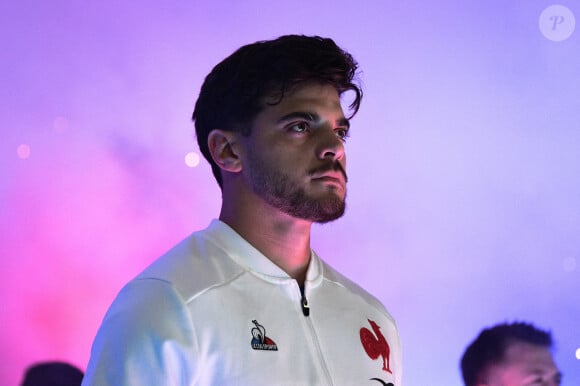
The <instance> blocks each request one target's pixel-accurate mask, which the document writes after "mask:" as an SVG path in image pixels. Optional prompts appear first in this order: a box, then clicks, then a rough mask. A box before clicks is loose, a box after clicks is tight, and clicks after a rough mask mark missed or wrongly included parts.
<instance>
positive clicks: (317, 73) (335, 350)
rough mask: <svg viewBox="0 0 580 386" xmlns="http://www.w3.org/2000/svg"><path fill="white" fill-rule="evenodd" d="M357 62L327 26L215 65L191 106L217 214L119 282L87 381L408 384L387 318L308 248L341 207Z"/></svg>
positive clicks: (354, 105) (356, 91)
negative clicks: (328, 35) (214, 185)
mask: <svg viewBox="0 0 580 386" xmlns="http://www.w3.org/2000/svg"><path fill="white" fill-rule="evenodd" d="M356 69H357V63H356V62H355V61H354V59H353V58H352V56H351V55H350V54H348V53H346V52H344V51H343V50H342V49H340V48H339V47H338V46H337V45H336V44H335V43H334V42H333V41H332V40H331V39H323V38H320V37H306V36H294V35H292V36H283V37H280V38H278V39H276V40H272V41H264V42H257V43H254V44H250V45H247V46H244V47H242V48H240V49H239V50H237V51H236V52H235V53H234V54H232V55H231V56H230V57H228V58H226V59H225V60H224V61H222V62H221V63H219V64H218V65H217V66H216V67H215V68H214V69H213V70H212V72H211V73H210V74H209V75H208V76H207V78H206V79H205V82H204V84H203V86H202V88H201V92H200V95H199V99H198V101H197V103H196V106H195V110H194V113H193V119H194V121H195V127H196V134H197V139H198V143H199V147H200V149H201V151H202V153H203V155H204V156H205V158H206V159H207V160H208V161H209V163H210V164H211V166H212V171H213V173H214V176H215V178H216V180H217V182H218V184H219V186H220V187H221V189H222V207H221V212H220V215H219V220H214V221H212V223H211V224H210V225H209V227H208V228H207V229H205V230H203V231H200V232H196V233H194V234H193V235H191V236H190V237H188V238H187V239H185V240H184V241H183V242H181V243H180V244H178V245H177V246H176V247H174V248H173V249H172V250H171V251H169V252H168V253H167V254H166V255H165V256H163V257H161V258H160V259H159V260H157V261H156V262H155V263H154V264H153V265H152V266H150V267H149V268H147V269H146V270H145V271H144V272H143V273H141V274H140V275H139V276H138V277H137V278H136V279H134V280H133V281H131V282H130V283H129V284H128V285H127V286H125V288H123V290H122V291H121V292H120V294H119V295H118V297H117V299H116V300H115V302H114V303H113V305H112V306H111V308H110V309H109V311H108V312H107V315H106V316H105V318H104V321H103V324H102V326H101V328H100V330H99V332H98V334H97V337H96V339H95V342H94V344H93V348H92V353H91V360H90V362H89V365H88V369H87V376H86V379H85V381H84V383H83V385H85V386H88V385H155V386H161V385H252V386H255V385H363V384H377V383H380V384H383V385H391V386H400V385H401V349H400V342H399V336H398V332H397V329H396V326H395V323H394V321H393V319H392V318H391V316H390V315H389V314H388V312H387V311H386V310H385V309H384V307H383V306H382V305H381V304H380V303H379V302H378V301H377V300H376V299H375V298H373V297H372V296H371V295H369V294H368V293H366V292H365V291H364V290H362V289H361V288H360V287H358V286H357V285H356V284H354V283H352V282H350V281H349V280H347V279H346V278H344V277H343V276H341V275H340V274H339V273H337V272H336V271H334V270H333V269H332V268H331V267H329V266H328V265H327V264H326V263H324V262H323V261H322V260H320V259H319V257H318V256H317V255H316V253H314V252H313V251H312V250H311V248H310V228H311V225H312V223H314V222H318V223H324V222H328V221H332V220H335V219H337V218H339V217H340V216H341V215H342V214H343V212H344V209H345V197H346V181H347V177H346V172H345V168H346V157H345V148H344V145H345V141H346V138H347V137H348V134H349V126H350V124H349V118H350V117H352V115H354V114H355V113H356V112H357V110H358V108H359V105H360V101H361V97H362V93H361V90H360V88H359V87H358V85H356V84H355V83H354V82H353V77H354V75H355V72H356ZM347 91H349V92H352V93H353V94H354V97H353V103H352V104H351V105H350V108H351V111H352V114H350V116H349V117H348V118H347V117H345V114H344V113H343V110H342V107H341V104H340V96H341V95H342V94H343V93H345V92H347ZM356 258H360V257H358V256H357V257H356Z"/></svg>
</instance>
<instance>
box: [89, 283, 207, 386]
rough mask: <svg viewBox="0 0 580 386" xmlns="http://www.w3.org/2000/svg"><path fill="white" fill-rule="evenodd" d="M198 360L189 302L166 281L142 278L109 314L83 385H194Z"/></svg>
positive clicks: (93, 352) (123, 290)
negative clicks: (186, 302) (188, 308)
mask: <svg viewBox="0 0 580 386" xmlns="http://www.w3.org/2000/svg"><path fill="white" fill-rule="evenodd" d="M198 357H199V355H198V348H197V341H196V338H195V334H194V331H193V325H192V322H191V318H190V314H189V312H188V310H187V306H186V304H185V302H184V301H183V299H182V298H181V297H180V296H179V294H178V293H177V292H176V291H175V289H174V288H173V287H172V286H171V284H169V283H167V282H165V281H162V280H158V279H136V280H133V281H132V282H130V283H129V284H127V286H125V287H124V288H123V289H122V290H121V292H120V293H119V295H118V296H117V298H116V299H115V301H114V302H113V304H112V305H111V307H110V308H109V310H108V311H107V314H106V315H105V318H104V319H103V323H102V325H101V327H100V328H99V331H98V332H97V336H96V338H95V341H94V342H93V346H92V349H91V358H90V360H89V364H88V366H87V371H86V374H85V378H84V379H83V383H82V386H91V385H98V386H129V385H140V386H146V385H151V386H170V385H171V386H190V385H194V384H195V376H196V367H197V358H198Z"/></svg>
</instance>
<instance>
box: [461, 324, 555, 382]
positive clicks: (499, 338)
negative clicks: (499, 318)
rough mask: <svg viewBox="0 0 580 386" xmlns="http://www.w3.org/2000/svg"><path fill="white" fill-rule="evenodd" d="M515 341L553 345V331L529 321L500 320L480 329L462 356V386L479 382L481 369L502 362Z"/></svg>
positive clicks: (541, 345) (545, 345)
mask: <svg viewBox="0 0 580 386" xmlns="http://www.w3.org/2000/svg"><path fill="white" fill-rule="evenodd" d="M516 342H523V343H529V344H533V345H536V346H540V347H546V348H552V344H553V343H552V334H551V333H550V332H549V331H543V330H540V329H538V328H536V327H534V326H533V325H532V324H529V323H524V322H514V323H511V324H508V323H502V324H498V325H496V326H493V327H491V328H487V329H485V330H483V331H482V332H481V333H480V334H479V336H478V337H477V339H475V340H474V341H473V342H472V343H471V344H470V345H469V346H468V347H467V349H466V350H465V353H464V354H463V357H462V358H461V374H462V375H463V381H464V383H465V386H473V385H475V384H477V382H479V381H481V379H480V378H481V377H482V376H483V375H484V371H485V369H486V368H487V366H489V365H491V364H498V363H501V362H502V361H503V359H504V355H505V352H506V350H507V348H508V347H509V346H510V345H511V344H513V343H516Z"/></svg>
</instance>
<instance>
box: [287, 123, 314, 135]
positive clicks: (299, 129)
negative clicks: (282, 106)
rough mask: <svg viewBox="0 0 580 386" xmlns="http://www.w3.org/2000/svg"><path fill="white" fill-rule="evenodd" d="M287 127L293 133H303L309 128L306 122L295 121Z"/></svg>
mask: <svg viewBox="0 0 580 386" xmlns="http://www.w3.org/2000/svg"><path fill="white" fill-rule="evenodd" d="M288 129H289V131H293V132H295V133H305V132H307V131H309V130H310V126H309V125H308V123H306V122H297V123H293V124H292V125H290V126H289V127H288Z"/></svg>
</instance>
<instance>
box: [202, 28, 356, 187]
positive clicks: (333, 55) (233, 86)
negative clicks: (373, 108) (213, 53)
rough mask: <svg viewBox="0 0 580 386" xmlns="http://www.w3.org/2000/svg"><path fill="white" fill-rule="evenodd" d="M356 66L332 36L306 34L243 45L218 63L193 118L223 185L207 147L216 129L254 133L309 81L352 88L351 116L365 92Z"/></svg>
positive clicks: (339, 89) (341, 90) (338, 88)
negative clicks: (256, 124)
mask: <svg viewBox="0 0 580 386" xmlns="http://www.w3.org/2000/svg"><path fill="white" fill-rule="evenodd" d="M357 67H358V64H357V63H356V61H355V60H354V59H353V57H352V56H351V55H350V54H349V53H347V52H345V51H344V50H342V49H341V48H340V47H338V46H337V45H336V43H335V42H334V41H333V40H331V39H328V38H322V37H318V36H302V35H287V36H281V37H279V38H278V39H275V40H269V41H259V42H256V43H253V44H249V45H246V46H243V47H241V48H239V49H238V50H237V51H236V52H234V53H233V54H232V55H230V56H229V57H227V58H226V59H224V60H223V61H222V62H221V63H219V64H218V65H216V66H215V67H214V69H213V70H212V71H211V72H210V74H209V75H208V76H207V77H206V79H205V81H204V83H203V85H202V87H201V91H200V94H199V98H198V100H197V102H196V104H195V109H194V112H193V120H194V122H195V130H196V136H197V141H198V145H199V148H200V150H201V152H202V154H203V155H204V157H205V158H206V159H207V161H208V162H209V163H210V165H211V168H212V172H213V174H214V176H215V178H216V180H217V182H218V184H219V186H220V188H223V186H222V169H221V168H220V166H219V165H217V164H216V162H215V161H214V159H213V157H212V155H211V152H210V149H209V146H208V136H209V134H210V132H211V131H212V130H215V129H219V130H224V131H232V132H239V133H241V134H243V135H245V136H249V135H250V134H251V131H252V126H253V121H254V119H255V118H256V116H257V115H258V113H260V112H261V111H262V110H263V109H264V108H265V107H266V106H272V105H276V104H278V103H280V102H281V101H282V100H283V99H284V97H285V96H287V95H288V93H289V92H291V91H293V90H295V89H297V88H299V87H300V86H302V85H305V84H307V83H317V84H321V85H330V86H332V87H333V88H334V89H335V90H336V91H337V92H338V95H339V96H340V95H342V94H343V93H344V92H346V91H353V92H354V98H353V102H352V104H351V105H350V108H351V110H352V113H351V116H350V117H349V118H351V117H352V116H354V114H356V112H357V111H358V109H359V106H360V102H361V98H362V90H361V89H360V87H359V86H358V85H357V84H356V83H355V82H354V77H355V73H356V70H357Z"/></svg>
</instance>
